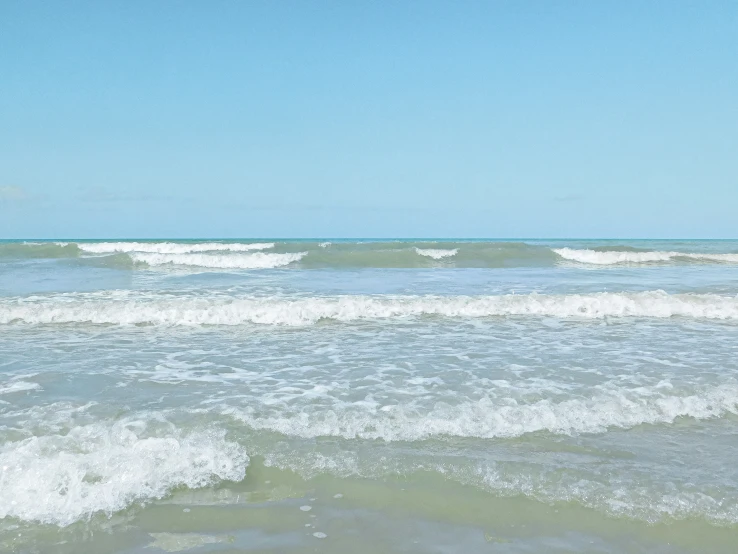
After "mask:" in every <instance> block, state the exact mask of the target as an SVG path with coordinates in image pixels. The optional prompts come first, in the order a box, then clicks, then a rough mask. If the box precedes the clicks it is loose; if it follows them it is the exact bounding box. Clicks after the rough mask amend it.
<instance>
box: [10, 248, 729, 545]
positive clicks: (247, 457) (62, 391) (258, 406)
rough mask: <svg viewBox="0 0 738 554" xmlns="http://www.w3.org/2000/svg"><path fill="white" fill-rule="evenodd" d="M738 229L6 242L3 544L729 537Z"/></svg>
mask: <svg viewBox="0 0 738 554" xmlns="http://www.w3.org/2000/svg"><path fill="white" fill-rule="evenodd" d="M737 270H738V242H732V241H573V240H572V241H550V242H546V241H515V242H500V241H384V242H379V241H362V242H356V241H354V242H351V241H335V240H334V241H287V242H285V241H277V240H273V241H271V240H260V241H245V240H244V241H177V242H164V241H138V242H133V241H119V242H110V241H93V242H91V241H88V242H75V241H66V242H65V243H53V242H38V241H37V242H33V243H22V242H7V241H6V242H0V444H2V446H1V447H0V551H9V552H29V553H31V552H55V553H56V552H60V553H66V552H68V553H70V554H71V553H75V554H76V553H88V552H89V553H107V552H110V553H113V552H115V553H142V554H143V553H149V552H193V553H195V552H316V551H320V552H439V553H441V552H444V553H445V552H670V553H671V552H734V551H735V544H736V543H738V466H736V464H735V460H736V459H737V458H738V297H737V296H736V294H737V293H738V272H737Z"/></svg>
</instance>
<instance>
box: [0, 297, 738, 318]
mask: <svg viewBox="0 0 738 554" xmlns="http://www.w3.org/2000/svg"><path fill="white" fill-rule="evenodd" d="M420 316H442V317H450V318H479V317H495V316H496V317H503V316H547V317H560V318H580V319H602V318H607V317H613V318H619V317H646V318H670V317H686V318H698V319H717V320H736V319H738V297H730V296H720V295H716V294H667V293H666V292H664V291H649V292H633V293H627V292H623V293H606V292H603V293H594V294H560V295H555V294H552V295H544V294H530V295H499V296H366V295H364V296H361V295H357V296H333V297H307V298H295V299H288V298H284V297H238V296H210V297H192V296H182V295H164V294H145V293H133V292H131V293H125V292H122V291H117V292H116V291H112V292H110V293H106V294H99V293H79V294H64V295H51V296H34V297H22V298H5V299H0V324H5V325H7V324H11V323H28V324H57V323H91V324H112V325H242V324H246V323H255V324H261V325H286V326H300V325H311V324H315V323H317V322H319V321H321V320H333V321H340V322H349V321H356V320H374V319H387V318H410V317H420Z"/></svg>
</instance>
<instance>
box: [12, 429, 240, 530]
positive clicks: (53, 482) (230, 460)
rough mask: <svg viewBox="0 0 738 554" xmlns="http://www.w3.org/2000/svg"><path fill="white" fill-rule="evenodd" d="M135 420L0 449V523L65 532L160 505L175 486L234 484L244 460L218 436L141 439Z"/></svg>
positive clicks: (201, 434) (234, 446)
mask: <svg viewBox="0 0 738 554" xmlns="http://www.w3.org/2000/svg"><path fill="white" fill-rule="evenodd" d="M145 429H146V424H145V422H141V421H128V422H119V423H116V424H114V425H112V426H110V427H107V426H105V425H103V424H95V425H87V426H81V427H74V428H72V429H71V430H70V431H69V433H67V434H64V435H47V436H43V437H31V438H28V439H25V440H22V441H17V442H9V443H6V444H4V445H3V446H2V449H0V468H2V472H0V519H2V518H5V517H15V518H18V519H20V520H23V521H36V522H40V523H50V524H55V525H59V526H66V525H69V524H71V523H74V522H75V521H79V520H83V519H89V518H90V517H91V516H92V515H93V514H95V513H97V512H102V513H106V514H112V513H113V512H117V511H119V510H122V509H124V508H126V507H128V506H130V505H132V504H133V503H137V502H139V503H140V502H146V501H151V500H154V499H158V498H162V497H163V496H165V495H166V494H168V493H169V492H170V491H171V490H173V489H175V488H177V487H182V486H185V487H189V488H198V487H203V486H206V485H210V484H212V483H214V482H216V481H220V480H232V481H240V480H241V479H243V478H244V476H245V473H246V466H247V464H248V461H249V457H248V456H247V455H246V453H245V452H244V450H243V448H242V447H240V446H239V445H237V444H235V443H231V442H228V441H226V440H225V438H224V436H225V433H224V432H220V431H218V432H215V431H214V432H194V433H190V434H184V433H179V434H176V433H175V434H170V435H167V436H156V435H153V436H151V435H149V436H147V434H146V432H145Z"/></svg>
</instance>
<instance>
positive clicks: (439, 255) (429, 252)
mask: <svg viewBox="0 0 738 554" xmlns="http://www.w3.org/2000/svg"><path fill="white" fill-rule="evenodd" d="M415 252H417V253H418V254H420V255H421V256H427V257H429V258H433V259H434V260H440V259H443V258H450V257H452V256H456V254H457V253H458V252H459V249H458V248H454V249H452V250H443V249H440V248H417V247H416V248H415Z"/></svg>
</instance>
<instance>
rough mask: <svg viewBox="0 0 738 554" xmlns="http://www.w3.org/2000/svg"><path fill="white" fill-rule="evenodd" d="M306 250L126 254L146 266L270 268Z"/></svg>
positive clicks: (293, 258)
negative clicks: (287, 251) (243, 252)
mask: <svg viewBox="0 0 738 554" xmlns="http://www.w3.org/2000/svg"><path fill="white" fill-rule="evenodd" d="M306 254H307V252H294V253H286V254H272V253H270V254H266V253H263V252H257V253H255V254H193V253H188V254H161V253H141V252H131V253H130V254H128V255H129V256H130V257H131V259H132V260H133V261H134V262H136V263H144V264H146V265H148V266H166V265H173V266H193V267H207V268H214V269H271V268H275V267H282V266H286V265H289V264H291V263H292V262H296V261H299V260H301V259H302V258H303V257H304V256H305V255H306Z"/></svg>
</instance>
